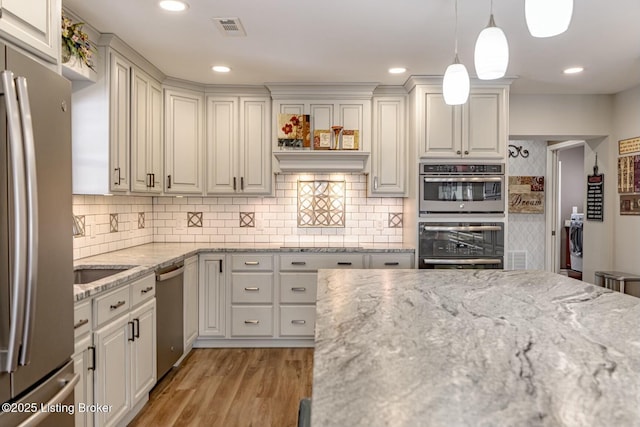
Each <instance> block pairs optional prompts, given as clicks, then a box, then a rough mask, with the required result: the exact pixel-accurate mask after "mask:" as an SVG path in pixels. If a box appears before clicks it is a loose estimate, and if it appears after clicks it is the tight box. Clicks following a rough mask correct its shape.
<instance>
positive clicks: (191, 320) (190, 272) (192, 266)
mask: <svg viewBox="0 0 640 427" xmlns="http://www.w3.org/2000/svg"><path fill="white" fill-rule="evenodd" d="M183 281H184V287H183V292H184V296H183V300H184V319H183V326H184V331H183V336H184V353H185V355H186V354H187V353H188V352H189V351H190V350H191V348H192V347H193V342H194V341H195V340H196V338H198V256H197V255H195V256H192V257H190V258H188V259H186V260H185V261H184V279H183Z"/></svg>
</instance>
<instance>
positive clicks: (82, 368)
mask: <svg viewBox="0 0 640 427" xmlns="http://www.w3.org/2000/svg"><path fill="white" fill-rule="evenodd" d="M87 305H88V306H89V309H90V308H91V306H90V305H89V304H87ZM76 324H78V321H77V320H76ZM94 354H95V347H93V340H92V336H91V334H90V333H86V334H84V335H83V336H82V337H81V338H76V341H75V351H74V354H73V356H72V359H73V370H74V372H75V373H77V374H80V380H79V381H78V384H77V385H76V387H75V389H74V402H75V407H76V413H75V415H74V416H75V426H76V427H91V426H93V413H92V412H89V411H80V410H78V408H80V407H81V406H82V405H85V407H86V406H88V405H91V404H93V370H94V368H95V365H94V363H95V359H94Z"/></svg>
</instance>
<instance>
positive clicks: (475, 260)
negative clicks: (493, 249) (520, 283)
mask: <svg viewBox="0 0 640 427" xmlns="http://www.w3.org/2000/svg"><path fill="white" fill-rule="evenodd" d="M422 263H423V264H447V265H454V264H465V265H472V264H483V265H495V264H502V260H501V259H499V258H471V259H459V258H458V259H442V258H422Z"/></svg>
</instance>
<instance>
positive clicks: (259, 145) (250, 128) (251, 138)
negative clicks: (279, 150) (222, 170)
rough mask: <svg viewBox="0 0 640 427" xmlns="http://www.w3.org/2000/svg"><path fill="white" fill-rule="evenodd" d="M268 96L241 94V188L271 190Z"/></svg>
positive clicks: (258, 191) (245, 191) (248, 191)
mask: <svg viewBox="0 0 640 427" xmlns="http://www.w3.org/2000/svg"><path fill="white" fill-rule="evenodd" d="M269 104H270V103H269V99H268V98H240V135H239V137H240V143H239V144H238V148H239V150H240V153H239V161H240V165H239V166H240V169H239V176H240V191H241V192H242V193H243V194H270V193H271V181H272V178H271V144H270V142H269V134H270V129H269V117H270V116H271V109H270V107H269Z"/></svg>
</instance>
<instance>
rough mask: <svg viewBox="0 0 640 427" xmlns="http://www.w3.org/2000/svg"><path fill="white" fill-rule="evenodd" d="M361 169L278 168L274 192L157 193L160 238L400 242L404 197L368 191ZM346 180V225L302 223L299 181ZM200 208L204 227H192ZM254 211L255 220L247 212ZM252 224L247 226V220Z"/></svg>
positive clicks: (289, 242) (290, 242) (157, 235)
mask: <svg viewBox="0 0 640 427" xmlns="http://www.w3.org/2000/svg"><path fill="white" fill-rule="evenodd" d="M366 179H367V177H366V176H365V175H362V174H326V175H325V174H315V175H307V174H305V175H297V174H280V175H277V176H276V183H275V197H183V198H176V197H156V198H154V206H153V208H154V215H155V216H154V227H155V238H154V241H156V242H205V243H207V242H209V243H241V242H242V243H281V244H283V245H284V244H286V245H305V244H320V245H322V244H327V245H343V244H346V245H358V244H371V243H402V228H395V227H389V213H402V199H401V198H380V197H367V181H366ZM299 180H303V181H313V180H315V181H323V180H326V181H345V224H344V227H331V228H324V227H304V228H303V227H298V217H297V210H298V181H299ZM196 211H197V212H202V227H197V228H194V227H188V222H187V221H188V218H187V213H188V212H196ZM247 213H253V216H252V218H251V219H252V220H251V219H249V217H248V216H247V215H246V214H247ZM248 223H249V224H252V226H251V225H249V226H247V224H248Z"/></svg>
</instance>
